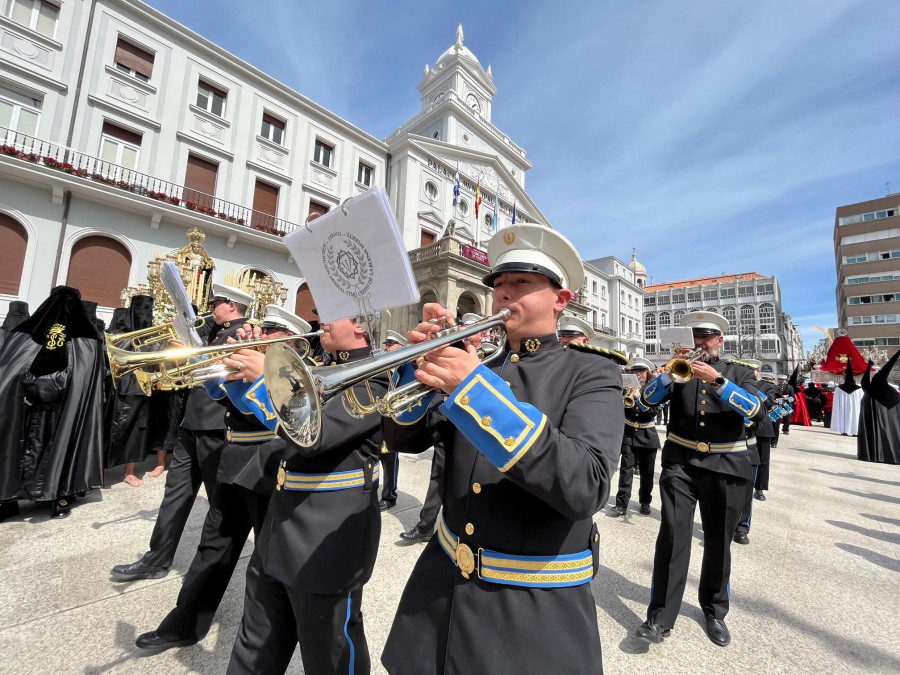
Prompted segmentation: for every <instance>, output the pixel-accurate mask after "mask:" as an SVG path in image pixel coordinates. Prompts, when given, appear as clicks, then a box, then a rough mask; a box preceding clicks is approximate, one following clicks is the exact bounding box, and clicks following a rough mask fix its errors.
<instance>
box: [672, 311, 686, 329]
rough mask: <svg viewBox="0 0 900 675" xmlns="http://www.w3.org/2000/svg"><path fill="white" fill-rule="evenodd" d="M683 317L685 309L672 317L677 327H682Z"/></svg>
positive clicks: (676, 312)
mask: <svg viewBox="0 0 900 675" xmlns="http://www.w3.org/2000/svg"><path fill="white" fill-rule="evenodd" d="M683 316H684V310H683V309H678V310H675V314H674V315H673V316H672V320H673V321H674V322H675V325H676V326H680V325H681V317H683Z"/></svg>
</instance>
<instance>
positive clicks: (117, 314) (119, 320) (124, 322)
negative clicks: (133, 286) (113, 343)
mask: <svg viewBox="0 0 900 675" xmlns="http://www.w3.org/2000/svg"><path fill="white" fill-rule="evenodd" d="M130 331H131V324H130V323H129V315H128V310H127V309H126V308H124V307H116V308H115V309H114V310H113V315H112V320H111V321H110V322H109V332H110V333H113V334H115V333H128V332H130Z"/></svg>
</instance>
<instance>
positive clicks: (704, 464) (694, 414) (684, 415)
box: [642, 358, 765, 479]
mask: <svg viewBox="0 0 900 675" xmlns="http://www.w3.org/2000/svg"><path fill="white" fill-rule="evenodd" d="M709 365H711V366H712V367H713V368H714V369H715V370H716V372H718V373H719V374H720V375H721V376H722V377H724V378H725V379H726V380H729V381H730V382H731V383H733V384H734V385H735V386H737V387H738V388H739V389H741V390H742V391H743V393H742V394H740V396H739V397H738V398H737V399H735V400H736V401H737V403H738V405H741V406H745V408H746V409H745V410H743V411H742V412H738V410H736V409H735V408H734V407H732V405H729V403H728V402H726V400H724V399H723V398H722V397H721V396H719V394H718V393H717V391H716V389H717V387H716V385H715V384H713V383H710V384H705V383H703V382H701V381H700V380H698V379H696V378H694V379H691V380H690V381H688V382H686V383H684V384H678V383H673V384H672V385H671V388H670V390H669V392H668V393H667V394H666V395H665V396H664V397H663V398H662V400H668V401H669V404H670V405H671V406H672V410H671V412H670V414H669V426H668V428H667V431H668V434H669V438H667V440H666V443H665V445H663V454H662V462H663V464H666V463H670V464H689V465H691V466H696V467H699V468H701V469H706V470H707V471H713V472H715V473H723V474H728V475H731V476H737V477H739V478H746V479H751V478H753V467H752V464H751V460H752V456H751V453H748V452H747V451H746V429H745V425H744V420H745V418H747V419H749V420H750V421H753V422H755V421H757V420H759V419H760V418H761V416H762V415H764V414H765V408H764V407H763V406H762V404H761V403H760V401H759V399H758V398H756V380H755V379H754V377H753V371H752V370H751V369H750V368H748V367H747V366H744V365H741V364H739V363H735V362H730V361H723V360H721V359H719V358H716V359H714V360H710V361H709ZM661 377H663V376H662V375H659V376H657V377H656V378H654V379H653V380H651V381H650V383H649V384H648V385H647V386H646V387H645V388H644V391H643V393H642V397H645V401H644V402H645V403H647V404H653V403H659V400H656V399H655V397H654V395H653V392H654V391H655V389H654V387H655V386H656V387H658V386H660V384H659V383H660V382H661V380H660V378H661ZM748 413H749V414H748ZM673 434H674V435H677V436H678V437H680V438H683V439H687V440H689V441H695V442H703V443H743V445H744V450H743V451H737V452H727V453H718V452H701V451H699V450H694V449H691V448H686V447H684V446H682V445H679V444H678V443H676V442H674V441H673V440H672V438H671V436H672V435H673ZM757 461H758V460H757Z"/></svg>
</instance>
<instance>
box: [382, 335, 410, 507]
mask: <svg viewBox="0 0 900 675" xmlns="http://www.w3.org/2000/svg"><path fill="white" fill-rule="evenodd" d="M405 345H406V338H405V337H403V336H402V335H400V334H399V333H396V332H394V331H392V330H389V331H388V332H387V334H386V336H385V338H384V345H383V346H384V351H386V352H392V351H394V350H395V349H400V347H403V346H405ZM381 469H382V471H383V472H384V473H382V475H381V480H382V481H383V483H384V484H383V485H382V486H381V501H379V502H378V508H380V509H381V510H382V511H387V510H388V509H392V508H394V507H395V506H396V505H397V478H398V474H399V473H400V456H399V455H398V454H397V453H396V452H392V451H391V450H389V449H388V447H387V446H386V445H382V446H381Z"/></svg>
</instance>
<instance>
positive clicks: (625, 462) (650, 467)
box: [616, 445, 656, 509]
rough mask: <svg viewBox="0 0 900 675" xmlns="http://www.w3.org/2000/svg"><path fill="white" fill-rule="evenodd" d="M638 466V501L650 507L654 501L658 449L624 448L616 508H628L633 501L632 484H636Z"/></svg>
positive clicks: (620, 465)
mask: <svg viewBox="0 0 900 675" xmlns="http://www.w3.org/2000/svg"><path fill="white" fill-rule="evenodd" d="M635 464H637V466H638V472H639V473H640V489H639V490H638V500H639V501H640V503H641V504H647V505H649V504H650V502H652V501H653V473H654V471H655V470H656V448H634V447H632V446H630V445H623V446H622V461H621V463H620V464H619V492H618V493H617V494H616V506H620V507H622V508H623V509H627V508H628V502H629V500H630V499H631V484H632V483H633V482H634V466H635Z"/></svg>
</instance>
